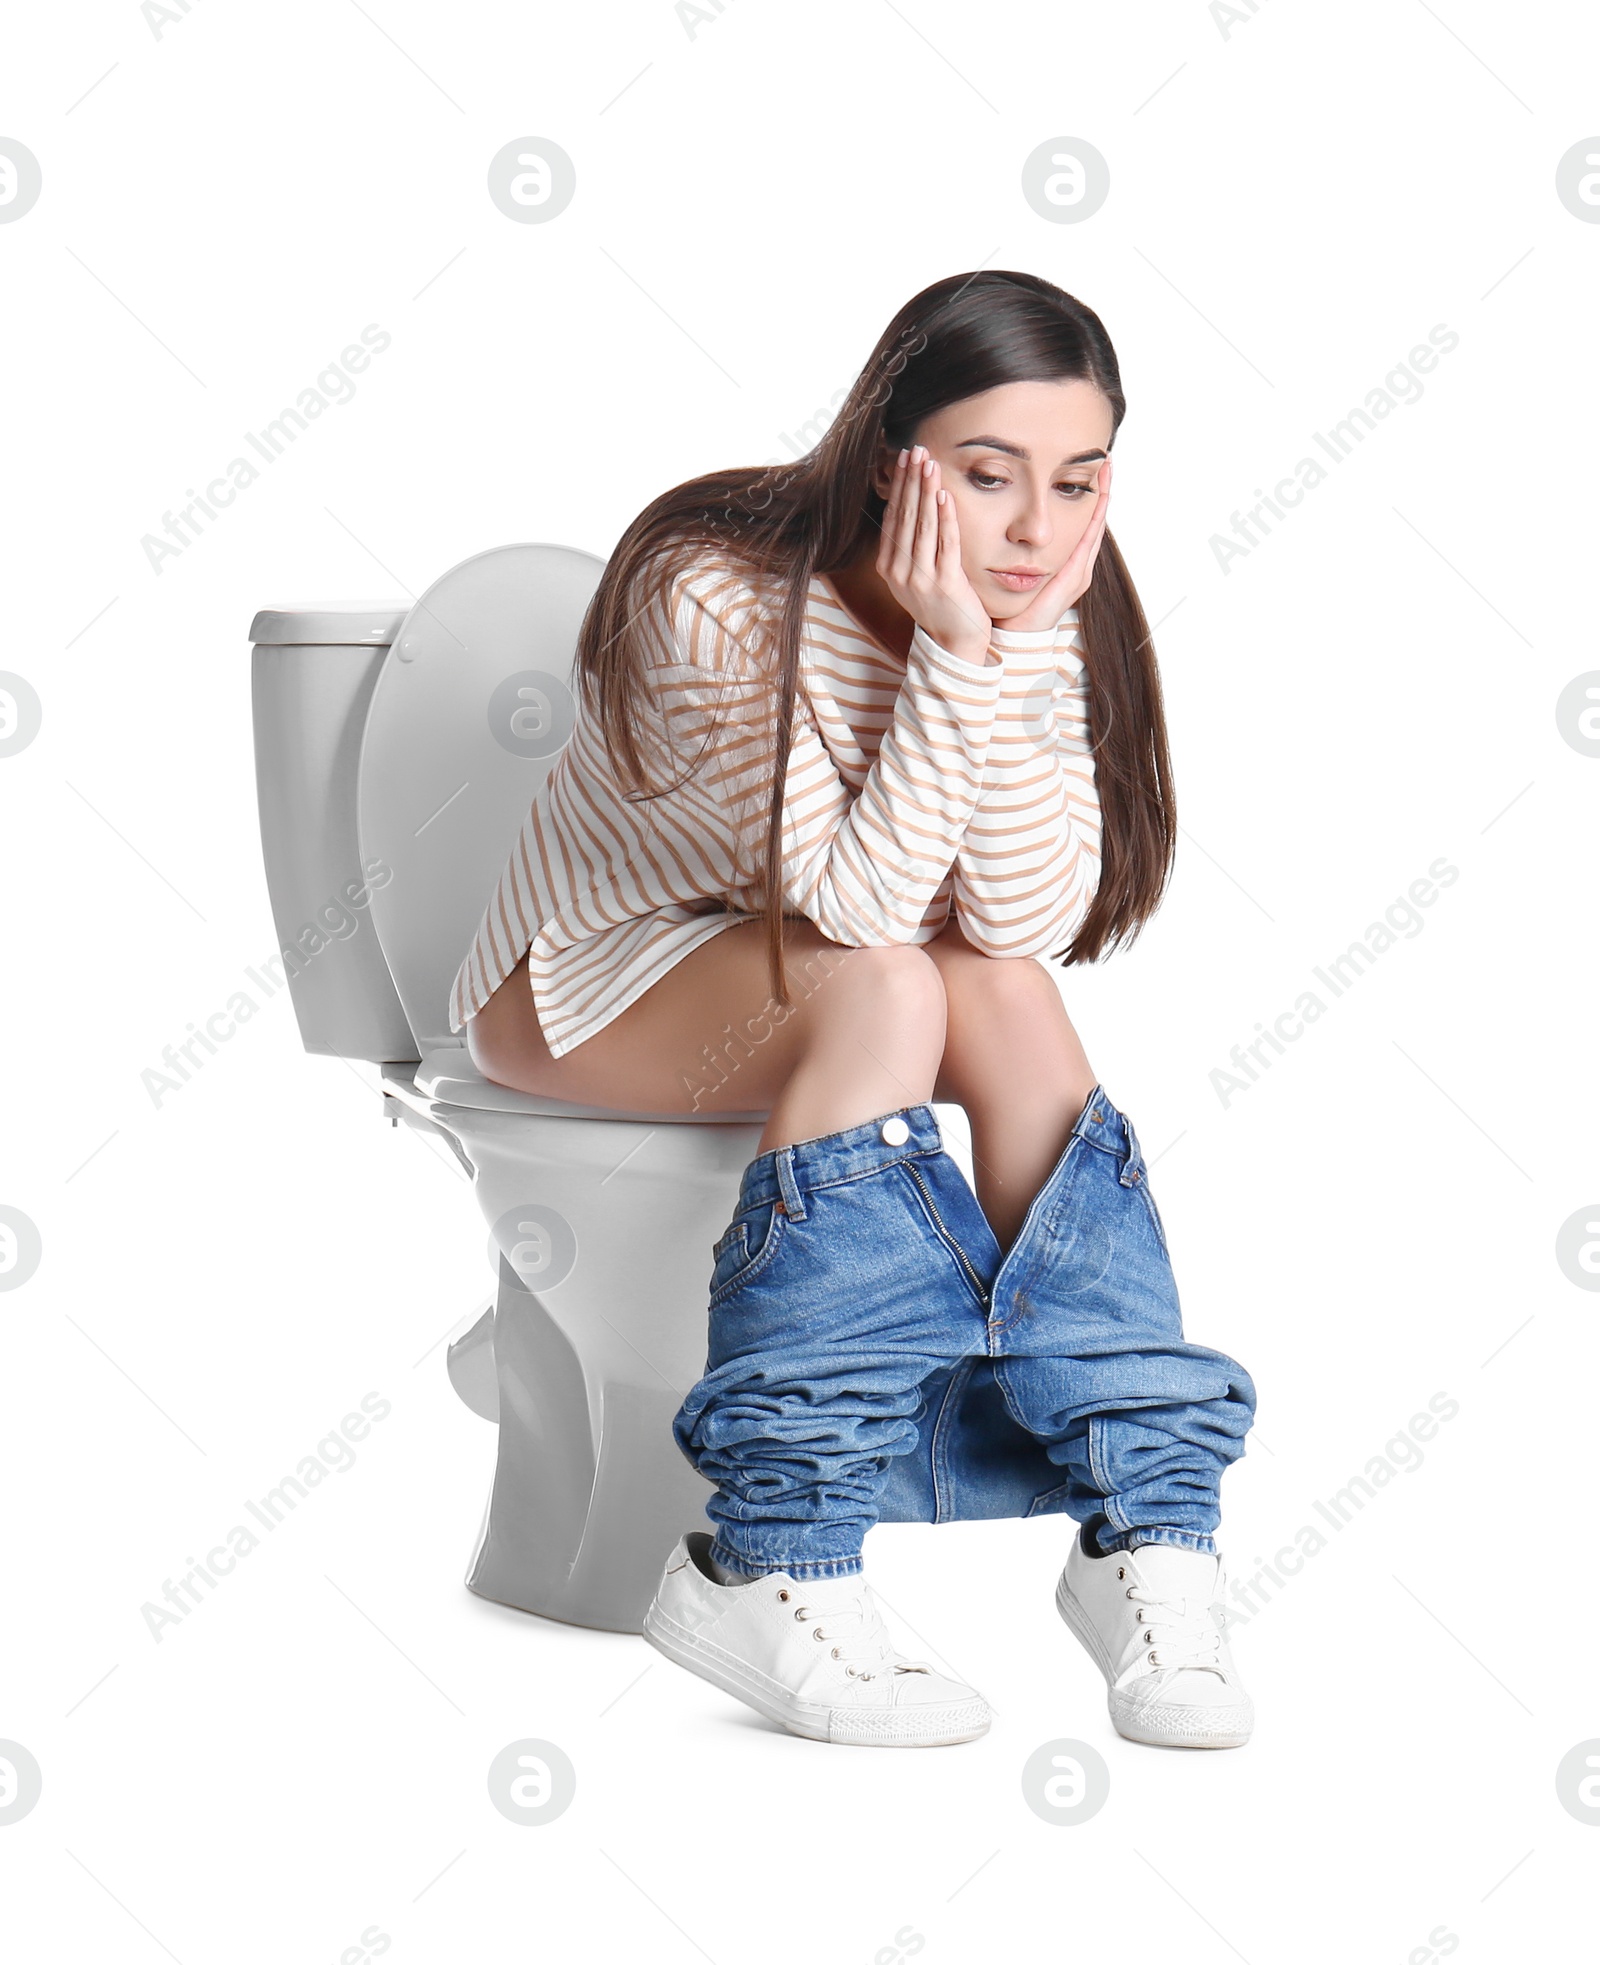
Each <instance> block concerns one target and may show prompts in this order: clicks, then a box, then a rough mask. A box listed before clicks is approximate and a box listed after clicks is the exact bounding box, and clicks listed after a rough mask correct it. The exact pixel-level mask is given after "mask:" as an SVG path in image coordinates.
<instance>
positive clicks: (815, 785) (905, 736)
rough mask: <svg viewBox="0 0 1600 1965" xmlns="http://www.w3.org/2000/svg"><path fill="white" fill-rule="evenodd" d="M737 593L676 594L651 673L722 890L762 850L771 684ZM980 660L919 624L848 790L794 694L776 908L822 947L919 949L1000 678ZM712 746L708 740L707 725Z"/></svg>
mask: <svg viewBox="0 0 1600 1965" xmlns="http://www.w3.org/2000/svg"><path fill="white" fill-rule="evenodd" d="M758 616H759V610H758V607H757V606H756V604H755V601H754V596H753V595H752V594H751V592H750V590H749V588H748V587H745V586H744V584H743V583H742V582H741V581H739V580H737V579H736V578H730V577H729V576H726V575H724V576H723V577H721V578H720V579H719V578H717V577H716V576H715V575H701V576H698V577H696V578H693V579H690V580H688V581H686V582H685V583H684V584H683V586H682V588H681V589H680V595H679V599H678V601H677V606H676V611H675V616H674V637H673V638H674V641H675V644H676V652H677V654H678V656H679V658H680V660H679V662H678V663H677V664H676V665H672V666H669V667H665V668H662V669H660V670H658V671H656V695H657V699H658V701H660V702H661V704H662V705H663V708H664V710H665V712H666V714H667V716H668V719H669V722H670V724H671V726H672V742H673V748H674V750H675V751H677V752H679V753H680V754H682V753H684V752H685V751H687V755H688V757H693V756H694V754H695V750H694V747H695V746H700V747H702V748H703V749H704V750H705V753H706V755H707V756H708V757H711V758H713V759H714V762H713V765H712V767H711V770H710V771H709V773H706V772H700V771H697V772H696V773H695V775H694V777H693V778H692V780H691V786H692V788H693V789H694V791H695V792H696V794H697V795H698V796H699V798H700V799H701V800H702V802H703V801H706V800H710V801H712V802H714V804H715V807H716V810H717V814H718V820H717V823H718V825H719V826H720V828H721V831H722V833H723V835H724V837H723V841H722V845H723V850H724V851H725V852H726V853H727V855H728V861H729V864H728V866H727V868H726V873H725V884H726V885H727V886H728V887H729V888H741V887H743V888H746V890H748V886H749V884H750V883H751V882H752V881H753V878H754V872H755V868H756V865H757V864H758V861H759V857H760V852H761V848H762V846H763V844H764V840H765V823H766V800H767V796H769V795H770V790H771V776H770V763H771V757H772V752H773V745H774V726H775V697H776V691H775V688H774V685H773V681H772V678H771V677H770V675H769V674H767V673H766V672H765V671H764V670H763V669H762V668H761V667H760V666H759V664H758V661H757V658H756V648H757V645H758V636H759V633H760V629H761V627H762V625H763V623H762V621H761V620H760V619H759V618H758ZM1005 674H1006V670H1005V664H1004V660H1003V658H1002V659H997V658H996V655H995V652H994V651H993V650H991V651H990V657H989V659H988V660H987V661H986V662H985V663H984V664H983V665H981V666H980V665H978V664H976V663H973V662H968V661H966V660H964V659H963V658H962V657H960V656H958V655H954V654H952V653H950V651H949V650H947V649H945V648H942V647H941V646H940V645H939V644H938V643H937V642H935V641H933V640H932V639H931V638H930V637H929V636H928V635H927V634H925V633H924V632H923V630H922V629H921V628H920V627H919V628H918V629H917V630H916V631H915V633H914V635H913V637H912V642H911V648H910V651H909V654H908V656H907V661H906V673H905V680H904V682H903V683H902V684H901V687H900V690H899V694H898V697H897V699H896V702H895V708H894V715H893V719H892V721H891V722H890V724H889V726H888V728H887V729H885V730H884V732H883V735H882V739H881V741H880V744H879V747H878V753H877V756H876V758H875V760H874V761H873V763H872V766H871V769H870V770H869V771H868V773H867V776H866V779H865V782H864V783H863V784H862V786H861V789H860V791H859V793H853V792H852V790H851V788H850V786H849V785H848V784H846V782H845V781H844V779H843V777H842V776H841V775H840V772H839V769H838V767H837V765H836V764H835V763H834V761H833V758H832V757H831V756H830V754H829V752H828V749H827V747H826V745H825V744H824V743H823V741H822V737H821V734H820V732H819V730H818V728H817V725H816V722H815V720H814V718H813V716H812V714H811V711H810V708H809V705H808V704H807V702H806V699H805V695H804V692H803V691H802V692H801V693H800V694H799V695H797V698H796V702H795V721H794V729H793V733H792V738H791V745H790V752H789V765H788V773H787V777H786V780H785V787H784V816H783V828H784V879H783V893H784V905H785V907H786V908H787V909H788V910H790V911H792V912H796V913H800V914H804V915H806V916H807V917H809V919H811V920H812V921H814V922H815V923H816V924H817V926H818V927H819V928H820V929H821V930H822V932H823V933H824V934H825V935H827V936H829V937H830V939H832V940H835V941H838V942H842V943H844V944H846V945H847V946H852V947H884V946H894V945H897V944H903V943H910V942H912V941H914V940H915V939H916V938H917V933H918V930H919V928H920V927H921V925H922V922H923V917H924V915H925V913H926V911H927V907H928V903H929V901H930V900H931V899H932V897H933V895H934V894H935V892H936V891H937V890H938V888H939V887H940V885H941V883H942V882H943V881H944V879H945V877H946V875H947V874H948V873H949V871H950V868H951V864H952V862H953V861H954V859H955V857H956V855H957V852H958V850H959V848H960V844H961V840H962V838H963V836H964V834H965V833H966V831H967V828H968V825H969V823H970V821H971V819H972V817H973V813H974V811H975V809H976V807H977V805H978V801H979V797H980V795H981V793H982V789H983V785H984V778H985V765H986V762H987V758H988V752H989V744H990V732H991V728H992V726H993V724H994V719H995V711H996V706H997V704H998V702H999V698H1000V690H1001V686H1002V683H1003V682H1004V680H1005ZM713 724H717V725H718V727H719V735H718V738H717V740H716V742H715V743H714V744H710V743H708V738H709V736H710V731H711V727H712V725H713Z"/></svg>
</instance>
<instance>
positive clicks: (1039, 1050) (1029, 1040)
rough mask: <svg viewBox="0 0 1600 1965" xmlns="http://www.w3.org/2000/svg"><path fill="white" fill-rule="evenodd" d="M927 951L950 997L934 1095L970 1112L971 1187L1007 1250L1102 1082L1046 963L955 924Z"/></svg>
mask: <svg viewBox="0 0 1600 1965" xmlns="http://www.w3.org/2000/svg"><path fill="white" fill-rule="evenodd" d="M927 946H928V953H929V954H930V955H931V956H932V958H933V960H934V961H935V963H936V964H937V965H938V969H939V975H940V978H941V980H942V981H943V983H944V995H945V1023H946V1031H945V1046H944V1055H943V1058H942V1060H941V1063H940V1066H939V1076H938V1079H937V1082H936V1083H935V1086H934V1090H933V1097H934V1098H935V1099H938V1100H941V1101H945V1102H948V1103H949V1104H952V1105H959V1106H961V1107H962V1109H963V1110H964V1111H965V1112H966V1115H967V1119H968V1121H969V1123H970V1125H971V1128H972V1165H973V1175H974V1179H973V1186H974V1189H975V1190H976V1193H977V1196H978V1202H979V1205H980V1206H981V1207H982V1209H983V1212H984V1214H985V1215H986V1216H987V1217H988V1220H989V1225H990V1226H991V1227H992V1228H993V1230H994V1232H995V1239H996V1240H997V1241H998V1242H999V1244H1000V1247H1001V1250H1002V1251H1004V1250H1006V1249H1009V1248H1010V1246H1011V1244H1012V1242H1013V1241H1014V1240H1015V1239H1016V1234H1017V1230H1018V1229H1019V1228H1020V1227H1021V1226H1022V1219H1023V1216H1024V1215H1026V1213H1027V1212H1028V1204H1029V1202H1030V1201H1032V1199H1033V1197H1034V1195H1035V1194H1037V1193H1038V1191H1039V1189H1040V1188H1041V1187H1042V1186H1043V1185H1044V1182H1045V1180H1046V1179H1047V1178H1048V1176H1049V1174H1050V1171H1051V1169H1052V1168H1053V1167H1054V1166H1055V1164H1056V1162H1057V1161H1058V1160H1059V1159H1060V1158H1061V1155H1062V1152H1063V1151H1064V1149H1065V1147H1066V1144H1067V1141H1068V1140H1069V1139H1070V1138H1071V1137H1072V1128H1073V1124H1074V1122H1075V1121H1076V1120H1077V1117H1078V1115H1079V1114H1080V1113H1081V1112H1082V1110H1083V1107H1084V1102H1085V1101H1086V1100H1087V1098H1088V1096H1089V1094H1090V1093H1091V1092H1092V1091H1093V1090H1094V1088H1095V1085H1096V1083H1097V1079H1096V1075H1095V1073H1094V1071H1093V1069H1092V1068H1091V1067H1090V1064H1089V1060H1088V1058H1087V1056H1086V1055H1085V1053H1084V1048H1083V1045H1082V1043H1081V1041H1080V1040H1079V1037H1078V1033H1077V1031H1076V1030H1074V1029H1073V1027H1072V1020H1071V1018H1070V1017H1069V1016H1068V1015H1067V1010H1066V1005H1065V1004H1064V1003H1063V1002H1062V1000H1061V992H1060V990H1059V989H1058V988H1057V987H1056V984H1055V981H1054V979H1053V977H1052V976H1051V974H1050V972H1049V970H1048V969H1047V968H1046V967H1045V965H1044V964H1043V963H1042V962H1036V961H1033V960H1032V959H1031V958H1027V957H1015V958H997V957H995V956H990V955H985V954H984V953H983V951H982V950H981V949H977V948H974V947H973V946H972V944H971V943H970V942H969V941H968V940H967V938H966V936H965V935H963V934H962V932H961V930H960V928H959V926H957V924H956V922H955V918H954V916H952V917H951V922H950V925H949V927H947V928H946V929H945V931H944V933H943V934H942V935H940V936H939V937H938V938H937V939H936V940H934V941H931V942H929V943H928V945H927Z"/></svg>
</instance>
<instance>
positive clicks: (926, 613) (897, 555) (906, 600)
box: [877, 444, 994, 667]
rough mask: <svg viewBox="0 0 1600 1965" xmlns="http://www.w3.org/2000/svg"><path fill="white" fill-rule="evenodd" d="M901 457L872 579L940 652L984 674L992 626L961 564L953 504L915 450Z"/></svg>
mask: <svg viewBox="0 0 1600 1965" xmlns="http://www.w3.org/2000/svg"><path fill="white" fill-rule="evenodd" d="M901 458H902V460H903V461H901V462H899V463H897V465H896V467H895V473H894V483H893V485H892V486H891V487H890V491H889V497H888V502H887V504H886V506H885V508H884V514H883V534H882V537H881V538H880V540H879V542H878V559H877V568H878V574H879V577H880V578H881V579H882V581H883V583H884V585H885V586H886V587H887V588H888V589H889V591H890V593H891V594H893V595H894V597H895V599H896V600H897V601H898V602H899V603H900V605H901V606H902V607H903V608H904V609H905V611H906V612H907V613H908V614H909V615H910V616H911V618H912V620H913V621H915V622H916V623H917V625H918V626H919V627H920V628H922V629H923V630H924V632H925V633H927V634H928V635H930V636H931V637H932V638H933V640H935V641H936V642H938V644H939V646H940V647H941V648H947V649H949V651H950V653H951V654H952V655H959V656H961V657H962V658H963V659H964V660H965V661H969V662H975V663H978V664H979V665H988V666H991V667H992V666H993V664H990V663H989V659H988V658H989V636H990V634H991V632H992V631H993V626H994V624H993V622H992V621H991V620H990V619H989V612H988V609H987V608H986V607H985V606H984V604H983V602H982V601H981V600H980V599H979V598H978V596H977V593H976V591H975V590H974V588H973V585H972V583H971V581H970V580H968V578H967V576H966V573H965V571H964V570H963V568H962V565H961V534H960V531H959V529H958V527H957V525H956V507H955V500H954V499H953V498H952V497H951V496H950V494H949V493H948V492H947V491H943V490H941V489H940V485H939V466H938V463H937V462H936V461H935V460H934V459H933V458H931V457H929V455H928V453H927V452H926V451H925V450H924V449H923V448H922V446H921V445H920V444H918V445H917V446H916V447H915V448H914V449H913V450H912V451H911V452H910V453H909V455H907V454H906V453H905V452H902V453H901Z"/></svg>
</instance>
